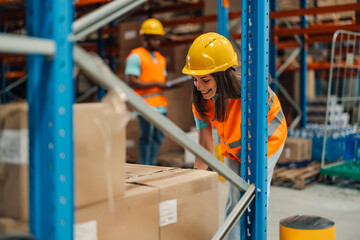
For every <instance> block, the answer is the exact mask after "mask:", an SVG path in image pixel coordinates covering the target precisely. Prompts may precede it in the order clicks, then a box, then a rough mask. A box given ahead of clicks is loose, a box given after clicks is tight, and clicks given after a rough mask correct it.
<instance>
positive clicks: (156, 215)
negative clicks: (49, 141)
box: [0, 102, 218, 240]
mask: <svg viewBox="0 0 360 240" xmlns="http://www.w3.org/2000/svg"><path fill="white" fill-rule="evenodd" d="M123 105H124V106H123V107H122V108H121V109H126V108H125V104H124V103H123ZM114 112H116V110H115V109H114V108H111V106H109V102H102V103H91V104H78V105H74V136H75V137H74V151H75V155H74V161H75V169H74V171H75V183H74V184H75V185H74V191H75V193H74V194H75V196H74V197H75V199H74V200H75V201H74V203H75V222H76V224H75V228H74V229H75V233H74V234H75V239H76V240H85V239H86V240H89V239H99V240H110V239H111V240H113V239H209V238H211V236H212V235H213V234H214V233H215V232H216V230H217V227H218V196H217V195H218V189H217V174H216V173H214V172H208V171H197V170H189V169H188V170H184V169H178V168H164V167H155V166H142V165H126V164H125V153H126V147H125V145H126V144H125V139H126V136H125V132H126V131H125V124H123V125H121V126H118V123H119V122H123V123H124V122H126V121H127V120H124V119H128V113H127V112H126V111H124V112H123V113H122V114H121V113H114ZM0 123H1V125H0V126H1V131H0V133H1V135H0V147H1V148H0V153H1V154H0V218H1V219H0V231H1V232H0V235H1V233H8V232H13V231H23V232H26V231H27V221H28V219H29V218H28V191H29V189H28V155H27V152H28V130H27V106H26V104H25V103H21V104H9V105H2V106H0ZM5 136H7V137H5ZM9 136H12V137H9ZM6 143H7V144H6ZM109 149H110V153H109V151H108V150H109Z"/></svg>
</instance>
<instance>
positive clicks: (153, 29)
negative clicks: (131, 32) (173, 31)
mask: <svg viewBox="0 0 360 240" xmlns="http://www.w3.org/2000/svg"><path fill="white" fill-rule="evenodd" d="M140 34H141V35H144V34H145V35H164V34H165V32H164V27H163V25H162V24H161V22H160V21H159V20H157V19H155V18H149V19H147V20H145V21H144V22H143V23H142V24H141V28H140Z"/></svg>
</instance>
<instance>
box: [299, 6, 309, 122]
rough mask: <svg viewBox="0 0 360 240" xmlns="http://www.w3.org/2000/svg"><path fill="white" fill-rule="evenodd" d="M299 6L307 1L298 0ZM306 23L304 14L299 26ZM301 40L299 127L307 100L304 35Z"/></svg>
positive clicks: (305, 118) (305, 116) (303, 119)
mask: <svg viewBox="0 0 360 240" xmlns="http://www.w3.org/2000/svg"><path fill="white" fill-rule="evenodd" d="M300 8H302V9H303V8H307V1H306V0H300ZM307 25H308V23H307V18H306V16H301V17H300V27H301V28H306V27H307ZM300 40H301V42H302V48H301V51H300V59H299V65H300V68H299V91H300V92H299V105H300V109H301V111H302V117H301V120H300V127H305V126H306V123H307V109H306V107H307V101H306V75H307V61H306V58H307V51H308V49H307V43H306V38H305V35H302V36H300Z"/></svg>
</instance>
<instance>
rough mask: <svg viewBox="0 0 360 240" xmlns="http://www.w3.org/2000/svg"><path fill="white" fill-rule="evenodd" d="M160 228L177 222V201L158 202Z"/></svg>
mask: <svg viewBox="0 0 360 240" xmlns="http://www.w3.org/2000/svg"><path fill="white" fill-rule="evenodd" d="M159 214H160V227H163V226H166V225H169V224H172V223H176V222H177V200H176V199H173V200H168V201H163V202H160V204H159Z"/></svg>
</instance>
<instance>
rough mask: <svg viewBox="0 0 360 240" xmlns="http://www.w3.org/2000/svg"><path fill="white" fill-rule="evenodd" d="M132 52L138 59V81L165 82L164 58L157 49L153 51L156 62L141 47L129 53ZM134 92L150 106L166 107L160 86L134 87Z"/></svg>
mask: <svg viewBox="0 0 360 240" xmlns="http://www.w3.org/2000/svg"><path fill="white" fill-rule="evenodd" d="M133 53H134V54H136V55H137V56H138V57H139V59H140V68H141V75H140V76H139V78H138V80H139V81H143V82H154V81H157V82H165V80H166V78H165V68H166V60H165V58H164V57H163V56H162V55H161V54H160V53H159V52H158V51H154V55H155V58H156V63H155V62H154V59H153V57H152V56H151V54H150V53H149V51H148V50H146V49H145V48H143V47H139V48H135V49H133V50H132V51H131V52H130V54H133ZM135 92H136V93H137V94H139V95H140V96H142V97H143V98H144V100H145V102H147V103H148V104H149V105H150V106H152V107H167V99H166V97H165V96H164V90H162V89H161V88H158V87H152V88H144V89H135Z"/></svg>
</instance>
